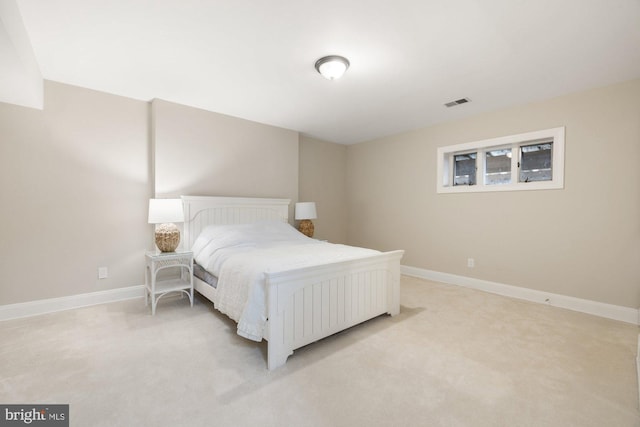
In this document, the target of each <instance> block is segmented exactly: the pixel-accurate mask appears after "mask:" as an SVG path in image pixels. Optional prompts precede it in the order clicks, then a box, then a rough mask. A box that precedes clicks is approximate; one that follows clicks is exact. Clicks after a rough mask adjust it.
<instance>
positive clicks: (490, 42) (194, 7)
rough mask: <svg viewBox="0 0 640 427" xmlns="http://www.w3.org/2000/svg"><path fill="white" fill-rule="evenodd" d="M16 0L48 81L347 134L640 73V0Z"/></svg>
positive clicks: (345, 138) (337, 136) (408, 125)
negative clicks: (331, 71) (338, 62)
mask: <svg viewBox="0 0 640 427" xmlns="http://www.w3.org/2000/svg"><path fill="white" fill-rule="evenodd" d="M1 1H7V0H1ZM15 1H16V2H17V5H18V7H19V9H20V12H21V14H22V18H23V23H24V28H25V29H26V34H27V35H28V38H29V39H30V41H31V45H32V48H33V53H34V55H35V58H36V61H37V63H38V64H39V67H40V71H41V73H42V76H43V77H44V78H45V79H48V80H54V81H58V82H64V83H68V84H72V85H77V86H82V87H87V88H92V89H96V90H100V91H105V92H110V93H114V94H118V95H123V96H127V97H131V98H135V99H140V100H145V101H147V100H150V99H153V98H161V99H165V100H168V101H173V102H177V103H181V104H186V105H190V106H194V107H199V108H203V109H206V110H210V111H216V112H220V113H224V114H228V115H231V116H236V117H242V118H246V119H249V120H254V121H257V122H262V123H267V124H271V125H275V126H281V127H285V128H289V129H293V130H297V131H300V132H302V133H304V134H307V135H311V136H314V137H317V138H320V139H324V140H328V141H333V142H338V143H344V144H350V143H355V142H360V141H366V140H370V139H373V138H377V137H380V136H385V135H390V134H394V133H398V132H402V131H406V130H410V129H415V128H420V127H424V126H428V125H431V124H434V123H437V122H442V121H447V120H452V119H456V118H461V117H465V116H469V115H472V114H477V113H479V112H483V111H490V110H495V109H499V108H503V107H507V106H511V105H517V104H522V103H526V102H531V101H535V100H539V99H545V98H549V97H553V96H557V95H561V94H565V93H569V92H573V91H578V90H583V89H587V88H591V87H597V86H604V85H607V84H610V83H615V82H620V81H625V80H630V79H634V78H638V77H640V0H394V1H389V0H351V1H350V0H323V1H311V0H277V1H265V0H216V1H204V0H180V1H175V0H173V1H169V0H165V1H160V0H15ZM0 36H2V33H1V32H0ZM329 54H337V55H343V56H345V57H347V58H348V59H349V60H350V61H351V68H350V69H349V70H348V71H347V74H346V75H345V76H344V77H343V78H342V79H341V80H337V81H329V80H325V79H323V78H322V77H321V76H320V75H318V74H317V73H316V71H315V69H314V63H315V61H316V60H317V59H318V58H319V57H321V56H324V55H329ZM0 70H1V69H0ZM462 97H468V98H470V99H471V100H472V102H471V103H469V104H464V105H460V106H457V107H454V108H450V109H448V108H445V107H444V106H443V104H444V103H446V102H448V101H452V100H455V99H458V98H462Z"/></svg>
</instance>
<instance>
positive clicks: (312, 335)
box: [182, 196, 404, 370]
mask: <svg viewBox="0 0 640 427" xmlns="http://www.w3.org/2000/svg"><path fill="white" fill-rule="evenodd" d="M182 200H183V203H184V212H185V223H184V235H183V239H184V246H185V248H191V247H192V246H193V243H194V241H195V240H196V238H197V237H198V235H199V234H200V232H201V231H202V229H203V228H204V227H206V226H207V225H210V224H245V223H251V222H255V221H260V220H280V221H283V222H287V221H288V218H289V203H290V200H289V199H256V198H237V197H202V196H182ZM403 254H404V251H392V252H385V253H380V254H377V255H374V256H371V257H367V258H362V259H356V260H352V261H343V262H338V263H332V264H325V265H319V266H314V267H308V268H301V269H296V270H290V271H286V272H280V273H275V274H267V289H266V295H267V314H268V319H269V320H268V321H267V324H266V327H265V339H266V340H267V341H268V347H267V348H268V350H267V368H268V369H270V370H271V369H275V368H277V367H279V366H282V365H284V364H285V362H286V361H287V358H288V357H289V356H290V355H291V354H292V353H293V351H294V350H295V349H297V348H300V347H302V346H305V345H307V344H310V343H312V342H314V341H318V340H320V339H322V338H325V337H328V336H329V335H332V334H335V333H336V332H340V331H342V330H345V329H347V328H350V327H351V326H354V325H357V324H359V323H362V322H364V321H366V320H369V319H372V318H374V317H376V316H379V315H381V314H385V313H388V314H390V315H392V316H395V315H397V314H398V313H399V312H400V259H401V258H402V255H403ZM194 285H195V289H196V290H197V291H198V292H199V293H201V294H202V295H204V296H205V297H206V298H208V299H209V300H211V301H213V298H214V295H215V289H214V288H213V287H211V286H209V285H208V284H206V283H205V282H203V281H201V280H199V279H197V278H194Z"/></svg>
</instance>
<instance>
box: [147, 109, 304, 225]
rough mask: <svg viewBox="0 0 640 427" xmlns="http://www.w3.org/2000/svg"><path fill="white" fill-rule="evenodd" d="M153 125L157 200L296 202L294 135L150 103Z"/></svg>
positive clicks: (295, 149) (194, 110) (296, 150)
mask: <svg viewBox="0 0 640 427" xmlns="http://www.w3.org/2000/svg"><path fill="white" fill-rule="evenodd" d="M152 122H153V125H152V126H153V135H154V136H153V139H154V141H155V192H156V194H157V195H158V196H159V197H165V196H180V195H204V196H246V197H277V198H290V199H292V205H293V202H295V201H296V200H297V197H298V133H297V132H295V131H291V130H288V129H282V128H277V127H274V126H268V125H264V124H260V123H256V122H251V121H248V120H243V119H238V118H235V117H230V116H225V115H223V114H217V113H212V112H209V111H205V110H200V109H197V108H192V107H187V106H183V105H179V104H173V103H170V102H167V101H162V100H154V101H153V103H152ZM291 215H293V209H292V210H291Z"/></svg>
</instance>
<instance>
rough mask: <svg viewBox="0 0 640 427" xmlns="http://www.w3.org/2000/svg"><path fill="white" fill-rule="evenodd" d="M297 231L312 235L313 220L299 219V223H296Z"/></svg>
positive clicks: (308, 235)
mask: <svg viewBox="0 0 640 427" xmlns="http://www.w3.org/2000/svg"><path fill="white" fill-rule="evenodd" d="M298 231H300V232H301V233H302V234H304V235H305V236H307V237H313V232H314V227H313V222H311V220H310V219H303V220H302V221H300V224H298Z"/></svg>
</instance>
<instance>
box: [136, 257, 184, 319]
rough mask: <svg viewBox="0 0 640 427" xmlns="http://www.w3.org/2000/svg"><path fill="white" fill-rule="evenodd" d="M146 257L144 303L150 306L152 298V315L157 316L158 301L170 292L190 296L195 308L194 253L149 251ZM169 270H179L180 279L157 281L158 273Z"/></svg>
mask: <svg viewBox="0 0 640 427" xmlns="http://www.w3.org/2000/svg"><path fill="white" fill-rule="evenodd" d="M145 255H146V256H145V259H146V266H145V269H144V281H145V293H144V302H145V305H148V304H149V298H151V314H154V315H155V314H156V305H157V304H158V300H159V299H160V298H162V297H163V296H164V295H166V294H168V293H170V292H184V293H185V294H187V295H188V296H189V301H190V302H191V307H193V252H191V251H176V252H160V251H148V252H147V253H146V254H145ZM168 268H173V269H175V268H179V269H180V277H179V278H177V279H168V280H156V276H157V275H158V272H159V271H162V270H164V269H168Z"/></svg>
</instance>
